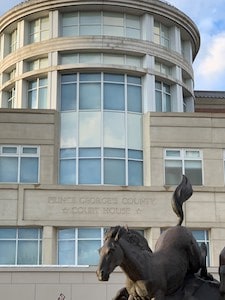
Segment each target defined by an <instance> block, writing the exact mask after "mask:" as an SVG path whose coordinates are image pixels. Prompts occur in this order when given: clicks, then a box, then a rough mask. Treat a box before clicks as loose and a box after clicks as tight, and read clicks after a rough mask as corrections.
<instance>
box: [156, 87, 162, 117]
mask: <svg viewBox="0 0 225 300" xmlns="http://www.w3.org/2000/svg"><path fill="white" fill-rule="evenodd" d="M155 106H156V111H157V112H162V110H163V108H162V93H161V92H159V91H156V92H155Z"/></svg>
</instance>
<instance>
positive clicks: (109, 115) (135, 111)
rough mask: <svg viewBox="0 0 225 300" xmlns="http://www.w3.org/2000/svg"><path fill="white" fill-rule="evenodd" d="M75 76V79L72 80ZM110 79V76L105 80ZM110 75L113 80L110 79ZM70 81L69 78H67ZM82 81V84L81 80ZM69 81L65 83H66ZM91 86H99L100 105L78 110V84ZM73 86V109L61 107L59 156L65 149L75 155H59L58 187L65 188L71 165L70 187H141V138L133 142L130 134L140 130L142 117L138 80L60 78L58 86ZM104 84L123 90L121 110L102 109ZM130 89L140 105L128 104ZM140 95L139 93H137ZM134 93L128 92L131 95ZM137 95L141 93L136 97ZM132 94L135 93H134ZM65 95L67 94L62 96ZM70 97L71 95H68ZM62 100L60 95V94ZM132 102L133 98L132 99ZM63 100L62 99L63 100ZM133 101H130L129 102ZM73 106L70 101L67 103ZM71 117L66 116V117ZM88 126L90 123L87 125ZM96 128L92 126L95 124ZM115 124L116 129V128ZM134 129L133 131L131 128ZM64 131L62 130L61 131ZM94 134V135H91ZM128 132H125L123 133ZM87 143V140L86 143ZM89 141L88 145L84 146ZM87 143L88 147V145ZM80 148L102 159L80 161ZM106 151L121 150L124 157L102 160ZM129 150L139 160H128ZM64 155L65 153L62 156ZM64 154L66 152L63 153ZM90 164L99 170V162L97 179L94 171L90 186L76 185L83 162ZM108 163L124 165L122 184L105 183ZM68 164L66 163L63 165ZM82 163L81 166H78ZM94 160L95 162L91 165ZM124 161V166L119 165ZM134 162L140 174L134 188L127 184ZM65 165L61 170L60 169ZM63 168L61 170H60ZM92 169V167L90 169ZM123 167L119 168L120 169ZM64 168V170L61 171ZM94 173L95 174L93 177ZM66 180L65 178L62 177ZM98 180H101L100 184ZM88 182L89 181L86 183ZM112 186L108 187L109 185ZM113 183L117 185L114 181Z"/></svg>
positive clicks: (127, 77) (102, 75)
mask: <svg viewBox="0 0 225 300" xmlns="http://www.w3.org/2000/svg"><path fill="white" fill-rule="evenodd" d="M83 74H86V75H88V74H91V76H83V77H82V75H83ZM96 74H97V75H98V76H97V77H96V79H95V80H94V77H93V75H96ZM64 75H66V76H67V75H68V74H62V76H64ZM71 75H74V77H71ZM75 75H76V76H75ZM105 75H109V76H105ZM111 75H112V76H111ZM70 77H71V78H70ZM81 78H82V81H81V80H80V79H81ZM67 79H68V80H67ZM88 82H90V83H91V84H98V85H99V84H100V91H101V96H100V97H101V102H100V105H98V107H89V108H88V107H85V108H83V107H82V106H81V107H80V103H79V100H80V99H79V98H80V97H79V93H80V83H81V84H84V83H87V84H88ZM67 84H72V85H74V91H75V89H76V93H75V92H74V95H75V96H74V97H76V99H78V100H77V102H76V105H75V106H74V105H72V106H71V105H69V104H68V105H64V104H62V103H61V105H60V106H61V107H62V108H61V133H60V135H61V138H60V154H62V153H63V151H64V150H65V151H67V150H66V149H73V152H74V154H73V155H72V156H71V157H70V156H68V157H62V156H61V155H60V154H59V163H60V168H59V183H61V184H66V181H65V177H66V169H67V168H68V170H70V171H71V164H72V163H73V164H74V167H73V168H75V173H74V172H73V171H71V172H72V178H71V180H69V181H70V183H68V184H73V185H77V184H95V185H96V184H99V185H102V184H112V185H129V182H132V183H133V184H132V185H143V180H144V175H143V172H144V170H143V137H142V133H141V134H139V136H138V138H136V139H135V141H134V139H133V138H132V132H133V130H134V126H135V128H137V132H139V131H140V130H142V126H141V123H142V121H141V120H142V117H143V96H142V78H141V76H131V75H128V74H111V73H103V72H99V73H74V74H72V73H71V74H69V77H68V78H66V77H65V80H64V79H63V77H62V80H61V85H63V86H64V85H67ZM105 84H111V85H112V86H114V85H115V86H116V85H119V86H121V85H122V86H123V90H124V99H123V102H124V103H123V107H122V108H121V107H120V106H118V107H115V106H114V107H105V105H104V99H105V95H104V85H105ZM130 87H135V88H136V87H137V98H136V99H138V101H137V102H140V105H135V104H133V103H130V102H129V103H128V97H127V95H128V93H129V88H130ZM140 91H141V92H140ZM131 92H133V89H132V90H131V91H130V93H131ZM139 92H140V93H139ZM133 94H134V93H133ZM65 95H66V94H65ZM70 95H71V93H70ZM61 97H62V94H61ZM134 99H135V98H134ZM64 100H65V97H64ZM132 100H133V99H132ZM67 102H68V99H67V100H66V102H65V103H66V104H67ZM70 103H72V101H71V102H70ZM68 113H69V114H70V116H68V115H67V114H68ZM66 115H67V118H66V120H67V122H64V119H65V118H64V116H66ZM89 122H90V123H89ZM93 123H94V124H95V125H94V124H93ZM96 124H97V125H96ZM115 124H116V125H117V126H115ZM128 125H129V126H128ZM132 125H133V127H132ZM118 127H120V129H119V128H118ZM64 128H65V129H64ZM68 128H70V131H71V132H72V130H71V128H73V130H74V132H75V134H74V133H73V134H72V136H71V135H70V136H69V135H67V132H68V131H69V130H68ZM93 130H94V131H93ZM126 130H127V132H126ZM83 131H85V132H89V135H86V137H85V139H82V136H83V135H82V132H83ZM88 139H89V140H88ZM87 141H88V142H87ZM89 142H90V143H89ZM82 148H88V149H91V148H98V149H99V151H100V153H101V155H100V156H99V157H96V156H95V155H94V156H91V157H80V156H79V154H78V153H79V151H80V149H82ZM106 148H110V149H111V150H113V149H123V150H124V153H125V154H124V156H123V157H118V156H117V157H111V158H106V157H105V156H104V151H105V149H106ZM130 150H136V151H140V152H141V153H142V155H141V157H138V158H135V157H130V156H129V151H130ZM65 151H64V152H65ZM65 153H66V152H65ZM88 159H89V160H90V162H91V163H92V166H93V165H94V164H95V165H96V166H97V167H96V168H97V169H98V170H99V165H98V163H99V162H100V172H101V174H100V176H99V172H98V173H97V169H94V172H92V174H93V175H94V174H95V175H96V177H93V178H94V180H93V182H89V183H82V182H80V181H79V179H80V178H81V177H80V174H79V172H80V170H81V169H80V166H81V164H82V166H84V167H85V164H86V163H85V162H84V160H86V161H87V160H88ZM107 159H108V161H109V159H110V160H111V162H112V160H114V161H115V163H117V164H118V168H119V162H120V163H121V165H122V164H123V165H124V168H123V172H124V173H125V178H124V180H123V181H122V182H121V184H115V183H113V182H114V181H113V176H112V175H111V176H112V177H111V180H109V179H108V180H109V181H107V183H106V181H105V178H106V177H105V173H104V170H105V165H106V164H107V163H106V164H104V162H105V161H107ZM66 160H67V161H66ZM82 160H83V162H81V161H82ZM94 160H95V161H94ZM121 160H123V163H122V162H121ZM135 162H137V167H138V170H139V173H140V172H142V177H141V181H142V183H141V184H140V180H137V183H136V184H135V178H134V177H133V179H132V180H131V181H130V180H129V174H130V173H129V170H131V169H132V168H134V164H135ZM63 165H64V166H63ZM61 167H62V169H61ZM90 167H91V165H90ZM121 167H122V166H121ZM63 168H65V169H63ZM95 172H96V173H95ZM64 176H65V177H64ZM99 179H100V180H99ZM89 181H90V180H89ZM110 182H111V183H110ZM115 182H116V181H115Z"/></svg>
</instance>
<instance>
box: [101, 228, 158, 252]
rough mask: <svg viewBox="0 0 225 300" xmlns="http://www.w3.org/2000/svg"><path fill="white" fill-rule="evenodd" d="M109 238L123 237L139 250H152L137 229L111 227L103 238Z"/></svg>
mask: <svg viewBox="0 0 225 300" xmlns="http://www.w3.org/2000/svg"><path fill="white" fill-rule="evenodd" d="M110 238H113V239H115V240H118V239H120V238H123V239H125V240H126V241H127V242H128V243H130V244H131V245H133V246H138V247H139V248H140V250H146V251H149V252H152V250H151V248H150V247H149V245H148V242H147V240H146V239H145V237H144V236H143V235H142V234H141V233H140V232H138V231H137V230H134V229H128V228H127V227H122V226H115V227H111V228H110V229H109V230H108V231H107V232H106V234H105V240H107V239H110Z"/></svg>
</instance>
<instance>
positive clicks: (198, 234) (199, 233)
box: [192, 230, 208, 241]
mask: <svg viewBox="0 0 225 300" xmlns="http://www.w3.org/2000/svg"><path fill="white" fill-rule="evenodd" d="M207 233H208V232H207V231H205V230H192V234H193V236H194V238H195V239H196V240H197V241H206V240H208V234H207Z"/></svg>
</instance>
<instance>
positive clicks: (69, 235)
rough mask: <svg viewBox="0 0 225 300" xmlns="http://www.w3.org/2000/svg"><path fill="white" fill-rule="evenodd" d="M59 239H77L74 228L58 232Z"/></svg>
mask: <svg viewBox="0 0 225 300" xmlns="http://www.w3.org/2000/svg"><path fill="white" fill-rule="evenodd" d="M58 238H59V239H75V230H74V228H66V229H60V230H59V231H58Z"/></svg>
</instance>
